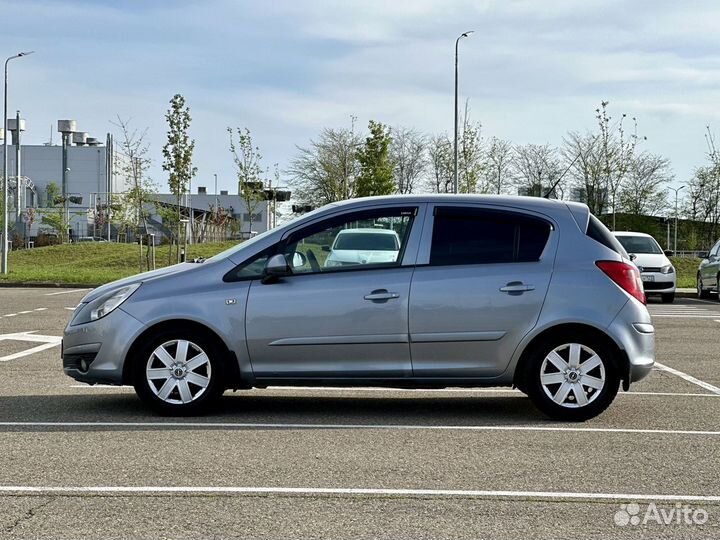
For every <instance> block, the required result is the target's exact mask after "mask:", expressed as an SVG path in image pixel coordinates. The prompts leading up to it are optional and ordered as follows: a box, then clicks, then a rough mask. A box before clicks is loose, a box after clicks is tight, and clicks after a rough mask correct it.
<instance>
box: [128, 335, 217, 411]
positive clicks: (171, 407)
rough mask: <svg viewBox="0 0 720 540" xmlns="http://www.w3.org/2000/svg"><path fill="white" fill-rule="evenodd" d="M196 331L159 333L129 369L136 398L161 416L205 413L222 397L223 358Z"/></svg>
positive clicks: (143, 348)
mask: <svg viewBox="0 0 720 540" xmlns="http://www.w3.org/2000/svg"><path fill="white" fill-rule="evenodd" d="M219 351H220V348H219V347H218V346H217V345H216V343H215V341H214V340H213V339H210V338H209V337H208V336H205V335H203V334H201V333H199V332H192V331H190V332H178V331H169V332H163V333H161V334H159V335H157V336H155V337H153V338H152V339H150V340H148V341H147V342H146V343H145V344H144V345H143V346H142V347H141V348H140V351H139V354H138V355H137V357H136V363H135V366H134V368H135V369H134V370H133V375H134V381H133V383H134V386H135V391H136V392H137V394H138V396H139V397H140V399H141V400H142V401H143V402H144V403H146V404H147V405H149V406H151V407H152V408H153V409H155V410H156V411H158V412H160V413H161V414H167V415H182V416H185V415H192V414H200V413H202V412H205V411H206V410H207V408H208V406H209V405H211V404H212V403H213V402H214V401H216V400H217V398H218V397H219V396H220V395H221V394H222V392H223V390H224V388H223V385H222V381H223V367H224V366H223V359H222V357H221V355H220V352H219Z"/></svg>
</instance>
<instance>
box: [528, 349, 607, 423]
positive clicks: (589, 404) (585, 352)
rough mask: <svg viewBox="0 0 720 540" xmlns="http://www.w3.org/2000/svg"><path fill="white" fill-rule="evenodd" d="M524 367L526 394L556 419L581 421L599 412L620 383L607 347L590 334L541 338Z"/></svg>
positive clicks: (603, 408) (605, 406) (605, 405)
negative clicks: (526, 369) (525, 372)
mask: <svg viewBox="0 0 720 540" xmlns="http://www.w3.org/2000/svg"><path fill="white" fill-rule="evenodd" d="M527 367H528V373H527V374H526V381H527V382H526V384H527V390H528V395H529V396H530V398H531V399H532V400H533V403H535V405H536V406H537V408H538V409H540V410H541V411H542V412H544V413H545V414H547V415H548V416H550V417H551V418H554V419H556V420H566V421H572V422H581V421H584V420H588V419H590V418H593V417H595V416H597V415H599V414H600V413H602V412H603V411H604V410H605V409H606V408H607V407H608V406H609V405H610V403H612V401H613V399H615V396H616V395H617V392H618V387H619V385H620V377H619V375H618V370H617V368H616V363H615V358H614V355H613V353H612V351H611V349H610V347H608V346H607V345H606V344H605V343H603V341H602V340H600V339H597V338H595V337H594V336H590V335H588V336H574V337H573V338H570V339H563V338H558V337H556V338H553V339H549V340H546V341H544V342H543V343H541V344H540V345H539V346H538V347H536V349H535V350H534V351H533V353H532V356H531V358H530V362H529V363H528V364H527Z"/></svg>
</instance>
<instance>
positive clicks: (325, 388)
mask: <svg viewBox="0 0 720 540" xmlns="http://www.w3.org/2000/svg"><path fill="white" fill-rule="evenodd" d="M69 387H70V388H83V389H85V390H129V391H133V392H134V389H133V387H132V386H129V385H125V386H117V385H114V384H94V385H90V384H71V385H70V386H69ZM265 390H268V391H272V390H292V391H296V392H302V391H306V392H407V393H413V392H414V393H424V392H448V393H459V394H512V395H517V396H523V395H524V394H523V393H522V392H520V390H513V389H511V388H428V389H415V388H375V387H369V388H366V387H348V388H344V387H339V386H338V387H333V386H323V387H315V386H312V387H311V386H268V387H267V388H266V389H261V388H257V389H253V390H251V392H256V393H263V392H265ZM618 396H674V397H710V398H717V397H720V395H717V394H697V393H690V392H633V391H629V392H620V393H618Z"/></svg>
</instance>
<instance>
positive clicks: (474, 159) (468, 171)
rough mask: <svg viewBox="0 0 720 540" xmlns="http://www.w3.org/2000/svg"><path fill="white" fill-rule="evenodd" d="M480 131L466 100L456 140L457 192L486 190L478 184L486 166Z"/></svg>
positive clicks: (479, 125)
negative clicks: (460, 130) (459, 132)
mask: <svg viewBox="0 0 720 540" xmlns="http://www.w3.org/2000/svg"><path fill="white" fill-rule="evenodd" d="M481 133H482V125H481V124H480V122H473V121H472V120H471V119H470V106H469V102H467V101H466V102H465V114H464V117H463V125H462V133H461V134H460V137H459V141H458V192H460V193H475V192H477V191H481V192H485V191H487V190H488V189H487V188H486V187H485V186H482V185H478V184H479V182H481V181H482V178H483V173H484V172H485V169H486V168H487V166H486V164H485V156H484V151H483V142H482V135H481ZM478 188H479V189H478Z"/></svg>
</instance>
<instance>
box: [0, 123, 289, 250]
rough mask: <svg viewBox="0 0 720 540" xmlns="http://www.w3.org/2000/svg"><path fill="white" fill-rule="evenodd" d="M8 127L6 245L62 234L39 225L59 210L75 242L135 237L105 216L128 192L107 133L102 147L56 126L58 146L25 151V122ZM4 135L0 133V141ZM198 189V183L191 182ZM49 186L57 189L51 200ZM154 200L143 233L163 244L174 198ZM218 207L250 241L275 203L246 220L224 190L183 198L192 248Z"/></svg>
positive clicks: (72, 128)
mask: <svg viewBox="0 0 720 540" xmlns="http://www.w3.org/2000/svg"><path fill="white" fill-rule="evenodd" d="M7 127H8V130H7V131H8V134H9V135H10V138H9V139H8V141H7V143H8V144H7V149H8V181H9V182H8V184H9V197H8V199H9V205H8V216H9V217H8V221H9V223H10V229H11V232H10V233H9V235H8V236H9V238H10V240H11V241H12V240H14V241H15V244H17V242H18V240H17V239H18V238H22V241H23V242H25V243H26V244H27V243H28V242H31V241H33V240H34V239H35V238H36V237H37V235H38V234H39V233H42V232H54V233H59V232H60V231H52V228H53V227H52V226H51V225H49V224H47V223H43V219H42V218H43V215H46V216H47V215H52V214H53V213H56V214H57V213H58V212H61V211H62V212H65V216H66V220H65V221H66V222H67V223H69V228H70V231H71V235H72V237H73V238H75V239H77V238H79V237H88V236H102V237H103V238H108V237H109V238H110V239H112V240H117V239H118V238H120V239H121V240H123V239H124V240H127V241H129V240H132V239H133V238H132V237H133V235H134V234H135V231H129V232H127V233H126V232H125V231H121V230H120V228H119V223H118V221H119V220H117V219H116V218H117V216H113V215H112V209H110V210H109V211H108V209H107V206H108V205H107V203H108V201H109V200H110V198H111V197H112V196H113V195H115V196H117V195H118V194H122V193H124V192H125V191H127V190H128V189H129V187H130V186H131V183H130V180H129V179H128V178H126V177H125V176H124V175H123V174H122V173H121V172H120V171H119V167H118V163H119V156H118V155H117V154H116V151H115V149H114V142H113V137H112V135H111V134H107V135H106V136H105V137H104V138H103V140H102V141H101V140H99V139H98V138H95V137H91V136H89V134H88V133H85V132H81V131H79V130H78V127H77V122H76V121H74V120H59V121H58V124H57V127H58V132H59V133H60V140H61V144H53V143H52V142H48V143H46V144H40V145H26V144H23V143H22V138H23V132H24V131H25V129H26V123H25V120H24V119H21V118H19V115H18V117H17V118H15V119H10V120H8V126H7ZM4 135H5V134H4V132H3V130H2V129H0V142H2V138H3V137H4ZM2 152H3V146H2V145H0V159H2V158H3V155H2ZM18 164H19V165H20V166H19V167H18ZM195 183H201V182H198V180H197V179H196V180H195ZM53 184H54V187H55V188H56V189H57V190H58V193H56V194H55V196H54V197H53V196H52V194H53ZM18 185H19V189H18ZM48 194H50V195H51V196H48ZM287 196H288V197H289V194H287ZM51 198H53V199H55V200H50V199H51ZM153 199H154V200H155V201H156V203H157V204H150V205H146V214H147V218H146V219H145V220H144V221H145V226H146V228H147V231H148V232H151V233H152V234H155V235H156V236H158V238H161V237H162V236H167V235H169V234H170V231H169V230H168V229H167V228H166V227H164V226H163V224H162V217H161V216H160V212H159V211H158V210H157V205H164V206H174V207H176V199H175V196H174V195H172V194H169V193H158V194H153ZM283 200H287V199H283ZM217 205H219V207H220V209H221V211H223V212H224V213H225V214H226V215H228V216H230V217H232V218H233V219H235V220H238V221H239V222H240V227H241V231H247V234H250V235H252V234H256V233H260V232H263V231H265V230H267V229H268V227H269V226H270V222H271V220H272V216H271V215H270V213H271V212H269V210H271V209H272V202H270V201H268V200H262V201H260V202H259V203H258V204H257V206H256V207H255V208H254V209H253V215H252V216H251V215H250V214H249V213H248V212H247V208H246V207H247V205H246V203H245V201H244V200H243V198H242V197H241V196H240V195H238V194H230V193H228V192H227V191H223V192H221V193H218V194H208V193H207V191H206V189H205V188H204V187H199V188H198V193H197V194H192V195H190V194H188V195H187V196H185V197H184V198H183V201H182V203H181V211H182V213H183V215H186V216H190V215H191V216H193V220H191V221H190V224H189V225H188V227H189V228H190V229H193V230H190V231H189V233H190V234H189V237H190V241H191V242H192V241H193V239H195V237H196V234H195V230H194V227H195V223H196V222H197V223H203V222H205V221H206V218H207V217H209V216H210V215H211V214H212V212H217V211H218V210H217ZM101 209H104V210H102V211H101ZM101 213H105V214H107V213H109V214H110V226H109V227H108V224H107V221H106V220H105V223H103V224H98V223H96V221H95V217H96V216H98V215H99V214H101ZM46 221H47V220H46ZM101 225H102V226H101ZM198 240H201V239H200V238H198ZM14 247H20V246H18V245H14Z"/></svg>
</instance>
